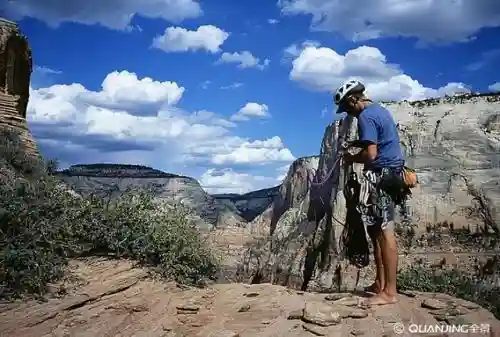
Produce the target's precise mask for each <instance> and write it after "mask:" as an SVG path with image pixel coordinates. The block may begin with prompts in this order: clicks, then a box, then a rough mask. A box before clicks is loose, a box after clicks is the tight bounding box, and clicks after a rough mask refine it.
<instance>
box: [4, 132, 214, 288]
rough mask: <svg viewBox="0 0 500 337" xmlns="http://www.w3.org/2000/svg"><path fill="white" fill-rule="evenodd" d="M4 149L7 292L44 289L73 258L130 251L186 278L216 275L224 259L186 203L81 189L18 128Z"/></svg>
mask: <svg viewBox="0 0 500 337" xmlns="http://www.w3.org/2000/svg"><path fill="white" fill-rule="evenodd" d="M0 149H1V152H0V297H13V296H19V295H23V294H27V293H35V294H43V293H44V292H45V291H46V289H47V284H48V283H49V282H53V281H55V280H57V279H59V278H60V277H61V276H62V275H63V273H64V269H65V266H66V264H67V262H68V259H69V258H72V257H80V256H89V255H102V254H105V255H110V254H111V255H114V256H116V257H122V258H131V259H134V260H136V261H138V262H140V263H141V264H143V265H147V266H151V267H153V269H154V270H155V271H157V272H158V273H160V275H162V276H164V277H166V278H168V279H171V280H176V281H177V282H180V283H190V284H201V283H202V282H203V280H205V279H206V278H212V277H213V276H214V274H215V272H216V270H217V264H218V260H217V258H216V257H215V256H214V254H213V253H212V251H211V250H210V249H209V246H208V245H207V244H206V242H205V241H204V240H203V239H202V237H201V235H200V234H199V233H198V231H196V229H195V228H193V227H191V226H190V225H189V222H188V220H187V215H188V214H187V212H186V210H184V209H182V208H180V207H178V206H172V205H164V204H161V205H160V204H158V203H155V201H154V199H153V198H152V196H151V195H148V194H146V193H136V192H134V191H127V193H124V194H123V195H121V196H120V197H118V198H115V199H107V200H106V199H102V198H97V197H95V196H89V197H82V196H78V195H76V194H75V193H73V192H71V191H70V190H69V189H68V187H66V186H65V185H63V184H62V183H61V182H59V181H58V180H57V179H56V178H55V177H54V176H52V175H51V173H52V172H54V171H55V170H56V166H57V165H56V162H49V163H44V162H43V161H41V160H36V159H33V158H27V157H26V156H24V155H23V154H22V153H21V151H19V149H20V144H19V143H18V141H17V138H16V137H15V135H11V134H8V135H7V134H0Z"/></svg>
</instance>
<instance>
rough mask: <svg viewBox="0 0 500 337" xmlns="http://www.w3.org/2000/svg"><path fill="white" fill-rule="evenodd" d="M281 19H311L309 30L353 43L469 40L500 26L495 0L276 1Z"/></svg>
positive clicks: (499, 14) (499, 4)
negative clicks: (401, 39) (399, 38)
mask: <svg viewBox="0 0 500 337" xmlns="http://www.w3.org/2000/svg"><path fill="white" fill-rule="evenodd" d="M278 6H279V7H280V8H281V10H282V12H283V13H284V14H289V15H299V14H302V15H311V16H312V28H313V29H314V30H320V31H331V32H338V33H341V34H343V35H344V36H345V37H346V38H348V39H352V40H368V39H375V38H379V37H385V36H405V37H417V38H418V39H419V40H420V41H423V42H437V43H443V42H450V41H465V40H469V39H471V38H472V37H473V36H474V34H476V33H478V32H479V31H480V30H481V29H482V28H487V27H499V26H500V2H499V1H498V0H477V1H468V0H466V1H454V0H358V1H344V0H279V1H278Z"/></svg>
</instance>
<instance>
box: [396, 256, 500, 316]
mask: <svg viewBox="0 0 500 337" xmlns="http://www.w3.org/2000/svg"><path fill="white" fill-rule="evenodd" d="M397 284H398V287H399V288H400V289H401V290H416V291H423V292H434V293H445V294H448V295H451V296H455V297H458V298H462V299H465V300H467V301H471V302H474V303H477V304H479V305H481V306H482V307H484V308H486V309H488V310H490V311H491V312H492V313H493V314H494V315H495V316H496V317H497V318H499V319H500V287H498V284H497V280H496V279H495V280H494V281H493V282H490V281H488V280H486V279H484V278H480V277H478V276H477V275H474V274H473V273H470V272H467V271H464V270H456V269H454V270H439V269H438V270H435V269H432V268H430V267H425V266H423V265H415V266H412V267H410V268H409V269H406V270H403V271H401V272H399V273H398V280H397Z"/></svg>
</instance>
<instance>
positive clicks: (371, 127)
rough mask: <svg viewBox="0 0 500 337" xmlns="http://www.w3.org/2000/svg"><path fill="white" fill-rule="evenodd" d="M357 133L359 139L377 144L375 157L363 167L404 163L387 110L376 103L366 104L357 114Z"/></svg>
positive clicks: (394, 127) (394, 165) (373, 167)
mask: <svg viewBox="0 0 500 337" xmlns="http://www.w3.org/2000/svg"><path fill="white" fill-rule="evenodd" d="M358 133H359V140H360V141H363V142H367V143H373V144H377V157H375V160H374V161H373V162H372V163H371V164H369V165H365V168H367V169H379V168H385V167H402V166H403V165H404V157H403V153H402V151H401V145H400V143H399V134H398V129H397V126H396V122H395V121H394V119H393V118H392V114H391V112H390V111H389V110H387V109H386V108H384V107H382V106H381V105H380V104H377V103H372V104H370V105H368V106H367V107H366V108H365V109H364V110H363V111H362V112H361V113H360V114H359V116H358Z"/></svg>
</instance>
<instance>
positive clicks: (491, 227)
mask: <svg viewBox="0 0 500 337" xmlns="http://www.w3.org/2000/svg"><path fill="white" fill-rule="evenodd" d="M386 105H387V106H388V107H389V108H390V109H391V111H392V112H393V114H394V117H395V119H396V120H397V121H398V122H399V129H400V135H401V142H402V145H403V148H404V149H405V154H406V158H407V165H408V166H410V167H414V168H416V169H417V173H418V176H419V181H420V184H419V186H417V187H416V188H415V189H413V191H412V192H413V196H412V197H411V199H410V200H409V202H408V205H407V209H406V210H407V211H408V213H409V216H410V217H409V218H399V219H398V221H399V222H402V221H407V222H408V221H409V222H411V223H412V224H413V225H415V228H416V231H417V233H420V234H421V233H425V231H426V226H428V224H429V223H433V224H434V223H437V222H439V221H443V222H445V223H446V224H447V226H448V227H449V228H450V229H449V230H450V231H453V228H455V229H458V228H460V227H464V226H474V227H475V226H477V227H478V228H483V230H486V231H490V232H497V233H498V232H500V229H499V227H498V226H499V224H498V219H497V215H496V213H495V209H496V208H498V207H499V203H500V192H499V191H500V189H499V188H498V186H500V168H499V163H500V156H499V150H500V134H499V132H500V131H499V127H498V120H499V119H500V117H497V116H498V114H499V112H498V111H500V95H498V94H497V95H494V94H491V95H462V96H456V97H447V98H441V99H434V100H426V101H417V102H402V103H388V104H386ZM356 137H357V125H356V119H355V118H352V117H346V118H345V119H344V120H342V121H336V122H334V123H332V124H331V125H329V126H328V127H327V128H326V130H325V134H324V137H323V141H322V145H321V150H320V156H319V160H318V158H317V157H308V158H301V159H299V160H297V161H296V162H295V163H294V164H293V165H292V166H291V167H290V170H289V172H288V175H287V177H286V178H285V180H284V182H283V184H282V186H281V188H280V193H279V195H278V196H277V197H276V199H275V200H274V202H273V205H272V206H271V207H269V208H268V210H267V211H266V212H265V215H263V216H260V217H257V218H256V219H255V220H254V221H253V222H252V223H251V224H249V227H250V229H251V230H252V229H253V228H258V230H257V231H256V232H259V233H260V234H262V233H263V232H265V231H267V233H268V234H267V237H266V236H265V235H264V236H263V238H262V239H261V240H260V241H259V242H257V243H255V244H254V245H253V246H252V247H250V248H249V249H248V251H247V252H246V254H245V255H244V256H243V258H242V261H241V266H242V267H241V269H242V270H244V271H245V273H247V274H249V275H250V276H251V277H250V280H251V282H272V283H276V284H283V285H288V286H291V287H295V288H300V289H302V290H304V289H306V288H307V289H310V290H329V289H332V288H335V287H337V288H338V289H337V291H339V289H340V288H341V287H342V286H344V287H345V286H348V287H352V286H354V285H355V284H356V283H355V282H356V279H357V276H358V275H356V274H355V273H354V272H351V273H348V274H346V273H343V271H342V269H343V267H342V265H343V264H344V262H343V247H342V245H341V242H340V238H341V235H342V230H343V227H342V226H343V224H344V223H345V216H346V207H345V199H344V196H343V188H344V184H345V181H346V177H348V174H349V173H350V172H352V171H354V172H356V173H358V176H360V175H361V170H362V165H358V164H354V165H352V166H351V167H344V166H341V165H340V164H341V163H340V162H339V161H338V160H337V159H338V157H337V155H338V152H339V150H340V147H341V144H342V143H343V141H346V140H347V141H349V140H354V139H356ZM310 158H314V160H313V161H311V159H310ZM306 163H307V164H306ZM306 177H308V178H306ZM312 177H314V178H315V179H316V181H318V182H321V184H319V185H317V184H311V180H312ZM450 223H451V224H450ZM420 234H419V235H420ZM438 241H439V244H440V246H439V247H436V248H431V249H432V250H435V249H438V250H439V249H440V250H445V251H446V250H447V251H448V252H450V251H452V249H453V248H452V245H451V244H450V246H449V247H447V246H443V245H444V244H445V242H446V239H445V238H444V236H443V237H442V238H441V239H438ZM428 251H429V249H427V247H426V250H423V251H422V252H421V254H422V255H423V256H424V257H425V258H427V257H428V256H429V255H428ZM415 253H416V252H415ZM414 256H415V258H416V255H414ZM401 264H402V265H403V266H405V260H404V259H402V260H401ZM410 264H411V263H410ZM371 273H372V269H371V268H366V269H365V270H363V271H361V281H362V282H371V280H370V278H371V277H373V275H371ZM368 284H369V283H368ZM351 289H352V288H351Z"/></svg>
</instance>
